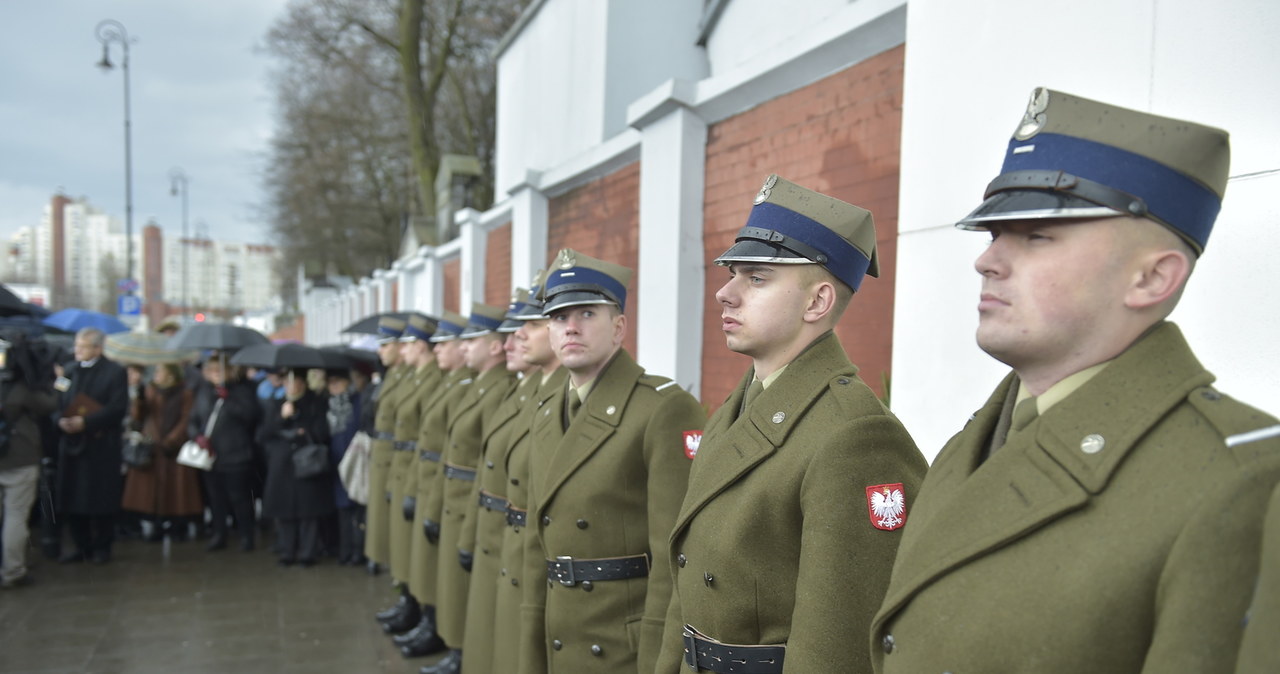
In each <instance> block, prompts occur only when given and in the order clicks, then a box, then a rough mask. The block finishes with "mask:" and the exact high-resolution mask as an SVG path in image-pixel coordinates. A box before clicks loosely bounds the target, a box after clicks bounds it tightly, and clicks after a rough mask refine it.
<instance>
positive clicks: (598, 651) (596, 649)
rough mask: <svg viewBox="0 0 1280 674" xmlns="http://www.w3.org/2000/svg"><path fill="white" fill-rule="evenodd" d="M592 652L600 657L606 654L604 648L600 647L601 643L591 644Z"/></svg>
mask: <svg viewBox="0 0 1280 674" xmlns="http://www.w3.org/2000/svg"><path fill="white" fill-rule="evenodd" d="M591 654H592V655H594V656H596V657H597V658H598V657H600V656H601V655H604V649H603V648H600V644H591Z"/></svg>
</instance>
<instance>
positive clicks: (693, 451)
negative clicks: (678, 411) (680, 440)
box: [684, 431, 702, 461]
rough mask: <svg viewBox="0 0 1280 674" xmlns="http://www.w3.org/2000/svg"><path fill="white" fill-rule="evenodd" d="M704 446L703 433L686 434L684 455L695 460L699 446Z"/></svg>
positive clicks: (687, 432)
mask: <svg viewBox="0 0 1280 674" xmlns="http://www.w3.org/2000/svg"><path fill="white" fill-rule="evenodd" d="M701 444H702V431H685V432H684V455H685V456H687V457H689V460H691V461H692V460H693V457H695V456H697V455H698V446H699V445H701Z"/></svg>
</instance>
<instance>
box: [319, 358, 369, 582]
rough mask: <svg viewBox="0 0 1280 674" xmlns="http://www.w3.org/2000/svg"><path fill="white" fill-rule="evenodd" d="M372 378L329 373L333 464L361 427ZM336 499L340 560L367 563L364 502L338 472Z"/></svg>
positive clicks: (354, 372)
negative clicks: (355, 497) (356, 498)
mask: <svg viewBox="0 0 1280 674" xmlns="http://www.w3.org/2000/svg"><path fill="white" fill-rule="evenodd" d="M368 384H369V377H368V375H366V374H365V373H364V372H363V371H360V370H351V371H350V372H348V371H347V370H336V371H333V372H330V373H329V375H328V385H329V413H328V417H329V431H330V433H332V435H333V438H332V439H331V440H330V442H329V447H330V451H329V459H330V465H333V466H337V465H338V464H340V463H342V458H343V457H344V456H346V453H347V447H348V446H350V445H351V440H352V438H354V437H355V435H356V432H357V431H359V430H360V420H361V415H362V414H363V412H364V407H365V402H366V401H365V396H364V393H365V391H366V390H367V389H368V388H369V386H368ZM332 482H333V499H334V504H335V505H336V506H337V508H338V563H339V564H343V565H346V564H361V565H363V564H364V561H365V560H364V535H363V532H362V531H361V525H363V524H364V505H362V504H360V503H357V502H355V501H353V500H351V497H350V496H348V495H347V490H346V489H345V488H343V486H342V480H340V479H338V475H337V473H336V472H335V473H334V474H333V477H332Z"/></svg>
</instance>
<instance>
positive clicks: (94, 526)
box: [66, 514, 116, 555]
mask: <svg viewBox="0 0 1280 674" xmlns="http://www.w3.org/2000/svg"><path fill="white" fill-rule="evenodd" d="M66 518H67V530H68V531H69V532H70V533H71V540H72V542H74V543H75V544H76V551H77V552H80V553H83V554H86V555H89V554H93V553H107V554H110V552H111V542H112V541H113V540H115V522H116V517H115V515H70V514H68V515H67V516H66Z"/></svg>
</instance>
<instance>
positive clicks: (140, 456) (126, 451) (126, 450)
mask: <svg viewBox="0 0 1280 674" xmlns="http://www.w3.org/2000/svg"><path fill="white" fill-rule="evenodd" d="M120 458H122V459H123V460H124V462H125V463H126V464H128V465H129V467H131V468H146V467H147V466H150V465H151V462H152V461H153V460H154V459H155V444H154V443H152V442H151V441H150V440H148V439H147V436H145V435H143V434H141V433H139V432H137V431H129V432H128V433H125V434H124V446H123V447H121V448H120Z"/></svg>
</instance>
